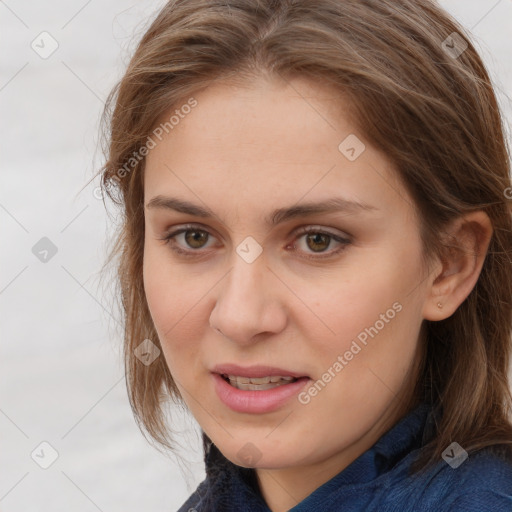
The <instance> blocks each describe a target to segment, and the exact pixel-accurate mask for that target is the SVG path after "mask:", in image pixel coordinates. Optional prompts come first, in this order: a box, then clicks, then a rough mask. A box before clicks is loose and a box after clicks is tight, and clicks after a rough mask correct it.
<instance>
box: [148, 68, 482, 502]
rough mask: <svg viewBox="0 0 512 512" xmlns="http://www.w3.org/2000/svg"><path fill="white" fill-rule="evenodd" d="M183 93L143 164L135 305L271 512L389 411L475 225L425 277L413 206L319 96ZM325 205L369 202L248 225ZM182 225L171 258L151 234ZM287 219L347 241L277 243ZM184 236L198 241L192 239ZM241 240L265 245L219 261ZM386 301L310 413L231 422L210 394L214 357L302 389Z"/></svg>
mask: <svg viewBox="0 0 512 512" xmlns="http://www.w3.org/2000/svg"><path fill="white" fill-rule="evenodd" d="M194 97H195V98H196V100H197V102H198V105H197V106H196V107H195V108H194V109H193V110H192V112H191V113H189V114H188V115H187V116H185V117H184V119H182V120H180V122H179V124H177V125H176V126H174V128H173V130H172V131H170V132H169V134H164V137H163V139H162V141H161V142H159V143H158V144H157V146H156V147H155V148H154V149H152V150H151V151H150V153H149V154H148V156H147V161H146V168H145V178H144V197H145V200H144V201H145V206H146V208H145V245H144V267H143V273H144V286H145V291H146V297H147V301H148V305H149V308H150V312H151V315H152V318H153V321H154V323H155V327H156V330H157V332H158V335H159V339H160V341H161V344H162V348H163V355H164V357H165V361H166V363H167V364H168V366H169V369H170V371H171V374H172V375H173V377H174V378H175V380H176V383H177V386H178V388H179V390H180V393H181V395H182V397H183V399H184V400H185V403H186V404H187V406H188V407H189V409H190V410H191V412H192V413H193V415H194V416H195V418H196V420H197V421H198V423H199V424H200V426H201V427H202V429H203V430H204V431H205V432H206V434H207V435H208V436H209V437H210V438H211V439H212V441H213V442H214V443H215V444H216V445H217V446H218V447H219V449H220V450H221V451H222V453H223V454H224V455H225V456H226V457H227V458H228V459H230V460H231V461H233V462H234V463H235V464H239V465H244V464H242V463H241V461H240V458H239V456H238V455H237V454H238V453H239V451H240V450H241V449H242V448H243V447H244V446H245V445H246V443H248V442H251V443H252V444H253V445H254V446H255V447H256V448H257V450H258V457H259V458H258V457H256V458H255V459H257V460H255V462H254V463H253V464H252V466H251V467H255V468H256V473H257V477H258V481H259V485H260V489H261V492H262V495H263V497H264V498H265V500H266V502H267V504H268V506H269V507H270V508H271V510H273V511H284V510H288V509H289V508H291V507H293V506H294V505H296V504H297V503H298V502H300V501H301V500H303V499H304V498H305V497H306V496H308V495H309V494H311V493H312V492H313V491H314V490H315V489H317V488H318V487H319V486H320V485H322V484H323V483H325V482H326V481H328V480H329V479H330V478H332V477H333V476H334V475H336V474H337V473H339V472H340V471H341V470H343V469H344V468H345V467H347V466H348V465H349V464H350V463H351V462H352V461H354V460H355V459H356V458H357V457H358V456H359V455H361V454H362V453H363V452H365V451H366V450H368V449H369V448H370V447H371V446H372V445H373V444H374V443H375V442H376V441H377V440H378V439H379V438H380V437H381V436H382V435H383V434H384V433H385V432H386V431H387V430H388V429H389V428H390V427H391V426H392V425H394V424H395V423H396V421H397V420H398V419H399V418H400V417H401V416H402V415H403V414H404V413H405V412H406V411H404V410H403V405H404V404H405V397H406V394H405V393H406V392H407V390H409V389H410V388H411V386H410V385H409V383H410V380H411V379H412V380H414V379H415V378H416V375H415V372H414V369H415V366H414V363H415V361H416V358H415V356H417V354H418V352H417V349H418V346H419V339H420V328H421V325H422V323H423V321H424V320H425V319H428V320H433V321H437V320H441V319H444V318H447V317H449V316H450V315H451V314H452V313H453V312H454V311H455V310H456V309H457V307H458V306H459V305H460V303H461V302H462V301H463V300H464V299H465V298H466V297H467V295H468V294H469V292H470V291H471V289H472V288H473V286H474V285H475V283H476V280H477V279H478V275H479V273H480V270H481V267H482V264H483V259H484V256H485V252H486V250H487V246H488V243H489V239H490V236H491V234H492V227H491V225H490V221H489V219H488V217H487V216H486V215H485V213H483V212H475V213H472V214H470V215H467V216H466V217H465V218H464V219H459V220H458V221H457V222H454V223H453V225H452V226H451V233H452V234H453V236H455V237H457V239H458V240H460V243H461V244H462V245H463V250H462V251H458V252H457V251H452V254H451V255H450V257H449V258H447V259H446V260H444V261H442V262H441V261H436V262H434V263H433V265H432V267H431V268H430V269H428V270H427V269H425V268H423V264H422V260H421V255H422V246H421V240H420V236H419V224H418V218H417V217H416V214H415V211H414V208H413V201H412V199H411V198H410V197H409V196H408V194H407V192H406V190H405V189H404V188H403V187H402V185H401V184H400V183H399V181H398V179H397V177H396V174H395V172H394V169H393V166H392V164H391V162H390V161H388V159H387V158H386V155H384V154H382V153H380V152H379V151H377V150H376V149H375V148H373V147H372V146H371V145H370V144H369V142H368V141H365V139H364V134H361V133H359V132H357V128H356V127H355V125H354V124H353V123H352V122H351V120H350V117H349V116H348V114H347V112H348V111H347V108H346V107H347V105H346V104H345V105H344V103H343V101H341V99H340V98H339V95H336V93H335V92H334V91H331V90H329V89H326V88H325V87H324V86H322V85H319V84H316V83H312V82H310V81H308V80H306V79H294V80H292V81H291V82H289V84H287V83H285V82H280V81H277V80H275V79H269V78H260V79H259V80H257V81H253V82H251V84H247V85H245V86H240V85H237V86H235V85H232V84H229V83H227V82H219V81H217V82H215V84H214V85H211V86H210V87H208V88H207V89H205V90H203V91H201V92H200V93H198V94H196V95H194ZM173 110H174V109H173ZM173 110H170V111H169V113H166V115H165V116H163V117H168V116H169V115H170V114H171V113H172V112H173ZM349 134H355V135H356V136H357V137H358V138H359V139H360V140H361V141H363V142H364V144H365V145H366V149H365V150H364V152H363V153H362V154H361V155H360V156H359V157H358V158H357V159H356V160H355V161H349V160H348V159H347V158H346V157H345V156H344V155H343V154H342V153H341V152H340V151H339V150H338V145H339V144H340V142H341V141H343V140H344V139H345V138H346V137H347V136H348V135H349ZM156 195H164V196H170V195H172V196H174V197H179V198H181V199H183V200H187V201H190V202H193V203H196V204H198V205H200V206H205V205H206V206H208V207H209V208H210V209H212V210H213V212H215V217H212V218H208V219H204V218H200V217H194V216H191V215H188V214H183V213H178V212H175V211H173V210H167V209H164V208H148V207H147V204H148V202H149V200H150V199H151V198H153V197H154V196H156ZM333 196H343V197H345V198H348V199H350V200H358V201H364V202H365V203H368V204H370V205H372V206H373V207H374V209H373V210H371V211H365V212H362V213H350V214H349V213H347V212H341V213H329V214H315V215H310V216H308V217H304V218H300V219H292V220H289V221H287V222H284V223H283V224H280V225H277V226H275V227H273V228H270V227H269V226H266V225H265V224H264V223H263V218H264V217H265V216H267V215H269V214H270V212H271V211H272V210H274V209H276V208H281V207H285V206H291V205H294V204H295V203H297V202H299V201H301V202H304V201H306V200H307V201H321V200H324V199H327V198H330V197H333ZM463 220H465V221H466V222H465V223H464V222H462V221H463ZM187 223H194V224H195V226H193V227H192V228H191V232H189V238H188V239H187V238H185V235H183V234H182V235H178V236H177V237H176V238H175V243H176V245H177V246H179V247H181V248H182V249H184V250H189V251H191V252H193V251H196V253H194V254H198V253H200V254H201V256H194V255H193V257H191V258H185V257H183V256H181V255H179V254H177V253H175V252H173V251H172V249H171V245H169V244H166V243H165V242H164V241H162V240H161V239H162V238H163V237H164V236H165V235H166V233H168V232H170V231H171V230H172V229H176V228H179V227H182V226H183V225H184V224H187ZM300 226H315V227H317V228H318V231H320V233H322V232H325V231H326V230H327V231H328V232H331V233H334V234H335V235H339V236H341V237H342V238H347V235H349V236H348V238H349V239H350V243H349V244H348V245H345V246H344V248H343V250H342V251H341V252H340V253H338V254H334V251H335V250H336V249H337V248H339V247H341V244H340V243H338V242H336V241H335V240H334V239H329V238H326V239H323V240H322V239H320V240H319V241H317V244H318V245H315V242H314V240H310V241H309V242H308V237H307V235H299V236H297V235H294V232H296V231H297V228H298V227H300ZM195 230H199V233H203V235H204V231H207V232H208V233H209V234H208V236H207V237H205V238H204V239H201V238H199V242H196V243H195V245H192V246H191V245H190V244H187V240H188V242H189V243H190V242H192V243H193V242H194V240H193V238H191V237H192V236H193V234H194V232H195ZM201 230H203V231H201ZM318 231H317V232H318ZM196 236H197V235H196ZM247 236H251V237H253V238H254V239H255V240H256V241H257V242H258V243H259V244H260V245H261V247H262V248H263V249H264V250H263V252H262V253H261V254H260V256H259V257H258V258H256V260H255V261H254V262H252V263H250V264H249V263H247V262H246V261H245V260H244V259H242V258H241V257H240V256H239V255H238V254H237V252H236V248H237V246H238V245H239V244H240V243H241V242H242V241H243V240H244V239H245V238H246V237H247ZM293 247H295V250H291V249H290V248H293ZM328 253H330V254H331V256H330V257H327V258H324V259H316V260H315V259H308V256H310V257H311V258H315V256H321V255H322V254H328ZM397 302H398V303H399V304H400V305H401V306H402V309H401V310H400V312H397V313H396V315H395V316H394V318H393V319H391V320H389V321H388V322H387V323H385V326H384V328H382V329H381V330H379V332H378V334H377V335H376V336H375V337H374V338H369V340H368V343H367V345H366V346H364V347H363V348H362V350H361V351H360V352H358V353H357V355H354V357H353V359H352V360H351V361H349V362H348V364H347V365H346V366H345V367H344V368H343V370H342V371H340V372H339V373H337V374H336V376H335V377H334V378H332V379H331V381H330V382H329V383H328V384H327V385H326V386H325V387H324V388H323V389H322V390H321V391H320V392H319V393H318V394H317V395H316V396H314V397H312V398H311V400H310V402H309V403H307V404H303V403H300V402H299V401H298V400H297V399H296V398H293V399H291V400H289V401H288V402H287V403H286V404H285V405H284V406H283V407H281V408H280V409H278V410H277V411H273V412H269V413H263V414H242V413H237V412H234V411H232V410H231V409H229V408H228V407H226V406H225V405H224V404H223V403H222V402H221V401H220V400H219V398H218V396H217V394H216V392H215V390H214V387H213V385H212V378H211V373H210V369H211V368H212V367H213V366H214V365H216V364H220V363H236V364H239V365H241V366H249V365H254V364H266V365H272V366H278V367H281V368H285V369H289V370H292V371H298V372H300V373H301V374H303V375H308V376H310V377H311V379H312V381H316V380H318V379H321V378H322V375H323V374H324V373H325V372H326V371H327V369H328V368H330V367H332V366H333V363H334V362H335V361H336V360H337V358H338V356H339V355H343V354H344V353H345V352H346V351H347V350H348V349H349V347H350V344H351V342H352V341H353V340H354V339H355V338H356V337H357V335H358V334H359V333H361V332H362V331H363V330H364V329H365V328H368V327H370V326H373V325H375V323H376V321H377V320H379V318H381V317H380V315H381V314H383V313H385V312H386V311H387V310H388V309H390V308H391V307H392V304H394V303H397ZM438 302H440V303H442V304H443V308H442V309H440V308H438V307H437V303H438ZM214 329H219V330H220V331H221V332H219V331H216V330H214Z"/></svg>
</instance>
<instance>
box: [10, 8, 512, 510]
mask: <svg viewBox="0 0 512 512" xmlns="http://www.w3.org/2000/svg"><path fill="white" fill-rule="evenodd" d="M440 3H441V5H442V6H444V7H446V8H447V9H448V10H449V11H450V12H451V13H453V14H454V15H455V17H456V18H457V19H459V20H460V21H461V22H462V23H463V24H464V25H465V26H466V27H468V28H469V29H472V33H473V34H474V42H475V43H476V45H477V47H478V48H479V50H480V52H481V55H482V57H483V58H484V60H485V62H486V64H487V66H488V69H489V71H490V73H491V75H492V77H493V80H494V82H495V84H496V87H497V90H498V95H499V100H500V103H501V106H502V108H503V110H504V112H505V115H506V119H507V120H508V121H510V119H512V102H511V100H510V98H509V97H510V96H512V94H511V93H512V51H511V50H512V48H511V42H510V29H511V28H512V26H511V20H512V0H501V1H489V0H470V1H468V0H444V1H442V2H440ZM163 4H164V2H163V1H149V0H145V1H137V2H135V1H134V0H131V1H129V2H128V1H126V0H112V1H109V2H100V1H99V0H89V1H85V0H73V1H69V0H68V1H67V2H65V1H63V0H55V1H52V2H35V1H23V0H21V1H18V2H15V1H14V0H9V1H1V0H0V40H1V47H2V57H1V62H0V65H1V74H0V106H1V113H0V116H1V117H0V119H1V121H2V125H3V127H2V137H1V139H0V144H1V149H0V155H1V163H2V173H1V187H0V222H1V224H0V225H1V229H2V241H3V243H2V252H1V267H0V268H1V275H0V312H1V318H0V325H1V329H2V338H1V339H2V343H1V356H0V361H1V364H2V366H1V371H0V379H1V380H0V382H1V389H2V395H1V402H0V454H1V457H2V458H1V464H0V511H1V512H20V511H23V512H32V511H38V512H40V511H53V512H55V511H61V510H62V511H69V510H73V511H74V512H94V511H98V510H101V511H103V512H121V511H122V512H130V511H140V510H143V511H144V512H153V511H155V512H156V511H169V512H171V511H174V510H177V508H178V507H179V506H180V505H181V504H182V503H183V502H184V501H185V499H186V498H187V497H188V496H189V495H190V493H191V492H192V490H193V489H195V487H196V486H197V484H198V483H199V482H200V481H201V480H202V479H203V477H204V471H203V468H202V461H201V447H200V442H199V436H198V429H197V426H196V425H195V423H194V421H193V419H191V418H190V417H189V416H188V415H186V414H182V413H180V412H177V413H176V414H177V423H176V427H175V428H176V429H177V431H178V432H179V434H178V437H177V441H179V443H180V444H181V449H180V456H181V459H180V458H176V457H172V456H171V457H165V456H163V455H162V454H160V453H159V452H157V451H156V450H155V449H154V448H153V447H152V446H150V444H148V442H147V441H146V440H145V438H144V437H143V436H142V434H141V433H140V431H139V430H138V427H137V426H136V424H135V421H134V419H133V416H132V412H131V409H130V406H129V403H128V399H127V393H126V389H125V383H124V377H123V366H122V362H121V344H120V343H121V332H122V331H121V328H120V326H119V324H118V323H117V320H116V311H115V310H113V309H112V306H111V302H112V287H111V286H110V284H109V283H106V282H101V281H100V279H99V277H100V276H99V269H100V267H101V265H102V263H103V261H104V259H105V256H106V247H107V245H106V241H107V239H108V237H109V236H110V235H111V233H112V229H113V226H112V222H111V220H110V219H109V218H108V217H107V215H106V212H105V209H104V205H103V202H102V201H101V200H99V199H98V198H97V197H95V193H94V189H95V188H96V187H97V186H98V182H97V181H95V182H93V183H91V184H89V185H86V184H87V182H88V181H89V180H90V179H91V178H92V176H93V174H94V172H95V171H96V170H97V169H98V168H99V165H100V164H101V163H102V157H101V153H100V151H99V148H97V141H98V121H99V116H100V113H101V110H102V107H103V101H104V99H105V98H106V96H107V94H108V92H109V91H110V89H111V87H112V86H113V85H114V83H115V81H116V80H117V79H118V78H119V77H120V76H121V74H122V71H123V69H124V67H125V66H126V64H127V63H128V60H129V58H130V55H131V52H132V51H133V49H134V47H135V44H136V42H137V41H138V39H139V38H140V36H141V35H142V34H143V32H144V29H145V28H146V27H147V26H148V25H149V23H150V21H151V19H152V18H153V16H154V15H155V14H156V12H157V11H158V10H159V8H160V7H161V6H162V5H163ZM43 31H47V32H49V33H50V34H51V35H52V36H53V38H55V40H57V42H58V44H59V47H58V49H57V51H56V52H55V53H53V54H52V55H51V56H50V57H49V58H47V59H42V58H41V57H39V56H38V54H36V52H35V51H34V50H33V49H32V48H31V43H32V41H33V40H34V39H35V38H36V37H37V36H38V35H39V34H40V33H41V32H43ZM36 41H37V40H36ZM509 133H510V132H509ZM42 237H48V238H49V239H50V240H51V241H52V242H53V244H55V246H56V247H57V253H56V254H55V255H54V256H53V257H52V258H51V259H49V261H47V262H46V263H43V262H41V261H40V260H39V259H38V258H36V256H35V255H34V254H33V252H32V247H33V246H34V245H35V244H36V243H37V242H38V241H39V240H40V239H41V238H42ZM43 441H46V442H48V443H50V444H51V445H52V446H53V447H54V448H55V449H56V450H57V452H58V454H59V457H58V458H57V460H56V461H55V462H54V463H53V464H52V465H51V466H50V467H49V468H48V469H42V468H41V467H39V465H37V464H36V463H35V462H34V460H33V459H32V458H31V453H32V452H33V451H34V450H35V449H36V448H38V446H39V445H40V443H41V442H43ZM37 453H39V454H41V451H40V448H39V451H38V452H37ZM48 453H49V452H48V450H46V452H45V456H47V455H48ZM40 459H41V460H42V458H40ZM180 461H181V463H180Z"/></svg>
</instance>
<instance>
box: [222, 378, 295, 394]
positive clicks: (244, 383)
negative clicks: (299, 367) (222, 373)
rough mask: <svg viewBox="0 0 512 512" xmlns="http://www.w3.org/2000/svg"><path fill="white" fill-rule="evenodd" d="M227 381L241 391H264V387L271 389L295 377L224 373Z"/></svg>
mask: <svg viewBox="0 0 512 512" xmlns="http://www.w3.org/2000/svg"><path fill="white" fill-rule="evenodd" d="M226 377H227V378H228V379H229V383H230V384H231V385H232V386H233V387H235V388H237V389H241V390H243V391H264V390H265V389H272V388H275V387H277V386H282V385H283V384H288V383H290V382H292V381H294V380H297V379H295V377H288V376H286V377H281V376H279V375H273V376H271V377H270V376H269V377H239V376H237V375H226Z"/></svg>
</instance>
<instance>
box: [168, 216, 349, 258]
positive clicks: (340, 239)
mask: <svg viewBox="0 0 512 512" xmlns="http://www.w3.org/2000/svg"><path fill="white" fill-rule="evenodd" d="M210 229H211V228H209V227H207V226H204V225H203V224H200V223H189V224H183V225H178V226H174V227H173V228H171V229H169V230H167V231H166V233H165V234H164V236H163V237H161V238H159V240H162V241H164V242H165V243H166V244H170V245H171V249H172V250H173V251H174V252H177V253H179V254H183V255H185V256H190V257H196V258H199V257H201V256H203V255H204V253H206V252H208V249H197V250H194V249H183V248H181V247H180V246H179V245H177V244H176V243H175V241H174V239H175V238H176V237H177V236H178V235H180V234H182V233H184V232H187V231H193V230H196V231H203V232H205V233H207V234H208V236H209V237H211V236H213V237H215V236H214V235H212V233H211V232H210ZM308 233H320V234H324V235H327V236H329V237H331V239H333V240H334V241H335V242H337V243H339V244H341V247H339V248H338V249H331V250H328V251H326V252H325V253H323V252H320V253H317V255H315V253H309V254H310V256H304V257H305V258H306V259H312V260H320V259H322V258H329V257H334V256H336V255H337V254H338V253H339V252H341V251H343V250H344V249H345V246H347V245H349V244H351V243H352V235H350V234H349V233H347V232H341V233H340V232H337V233H333V232H332V231H331V228H324V227H322V226H320V225H315V224H304V225H301V226H298V227H297V228H295V229H294V230H293V232H292V235H293V236H294V239H293V242H292V243H293V246H294V247H295V243H296V239H298V238H301V237H302V236H303V235H306V234H308ZM289 246H290V244H287V247H289ZM299 252H300V251H299Z"/></svg>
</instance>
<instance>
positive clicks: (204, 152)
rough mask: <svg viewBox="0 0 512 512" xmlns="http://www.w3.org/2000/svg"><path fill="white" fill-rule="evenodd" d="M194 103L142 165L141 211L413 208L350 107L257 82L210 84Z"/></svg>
mask: <svg viewBox="0 0 512 512" xmlns="http://www.w3.org/2000/svg"><path fill="white" fill-rule="evenodd" d="M193 97H194V99H195V100H196V101H197V105H196V106H195V107H194V108H193V109H186V111H187V112H188V113H186V114H185V113H184V112H185V110H184V111H183V113H182V115H181V116H180V119H179V122H178V123H176V124H174V125H173V126H172V129H169V128H168V130H167V131H168V133H166V132H165V131H164V133H163V136H162V140H161V141H157V144H156V146H155V147H154V148H153V149H151V151H150V152H149V154H148V156H147V161H146V169H145V177H144V187H145V201H146V203H147V201H148V200H149V199H150V198H151V197H153V196H155V195H157V194H161V195H162V194H163V195H165V194H169V195H173V196H179V197H182V198H184V199H188V200H189V201H193V202H196V203H197V202H198V200H199V199H201V200H202V201H204V202H206V203H207V204H208V206H209V207H211V209H213V210H215V211H219V212H221V211H222V210H223V209H224V211H226V215H228V209H229V206H230V205H231V206H233V208H236V211H237V213H239V214H241V213H242V212H249V211H250V212H253V213H254V214H255V215H258V217H260V218H262V217H265V216H266V215H267V214H268V210H269V209H270V208H269V207H270V206H272V207H274V208H279V207H281V206H283V205H284V204H286V205H288V204H292V203H295V202H298V201H300V200H301V198H303V199H304V200H307V201H314V200H321V199H323V198H326V197H332V196H333V194H335V193H338V194H339V195H342V196H343V197H345V198H346V199H349V200H357V201H360V202H364V203H367V204H373V205H375V206H376V207H377V208H379V209H383V210H384V211H385V210H397V209H403V210H406V209H408V208H410V203H412V201H411V200H410V199H409V200H408V201H404V199H405V198H406V195H407V194H406V192H405V190H404V189H403V187H402V186H401V184H400V182H399V180H398V178H397V176H396V173H395V172H394V170H393V168H392V165H391V162H390V161H388V159H387V158H386V156H385V155H384V154H383V153H381V152H379V151H377V150H376V149H375V148H373V147H372V146H371V145H370V144H369V142H368V141H366V140H365V139H364V134H361V133H359V132H358V131H357V126H356V125H355V123H354V122H353V121H352V116H351V110H350V104H348V102H347V100H346V99H344V98H342V97H341V96H340V95H339V94H336V91H334V90H333V89H331V88H329V87H325V86H320V85H317V84H314V83H312V82H311V81H309V80H303V79H294V80H291V81H290V82H288V83H287V82H282V81H277V80H267V79H263V78H262V79H260V80H258V81H256V82H252V83H248V84H245V85H243V86H242V85H240V84H232V83H223V82H216V83H214V84H213V85H211V86H210V87H208V88H207V89H204V90H202V91H201V92H199V93H197V94H195V95H194V96H193ZM176 109H178V111H179V110H180V107H179V106H178V107H173V109H172V110H169V112H167V113H165V114H164V115H163V116H162V118H161V119H162V120H163V121H164V122H165V120H166V119H169V118H170V116H171V115H172V114H173V113H174V112H175V111H176ZM217 207H218V208H217ZM232 213H233V212H229V214H232Z"/></svg>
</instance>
